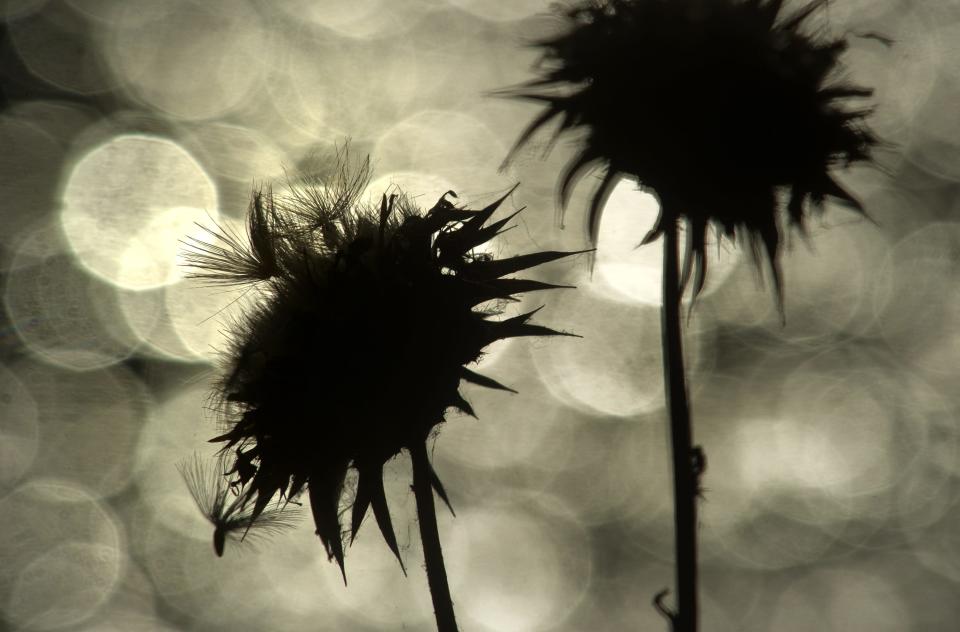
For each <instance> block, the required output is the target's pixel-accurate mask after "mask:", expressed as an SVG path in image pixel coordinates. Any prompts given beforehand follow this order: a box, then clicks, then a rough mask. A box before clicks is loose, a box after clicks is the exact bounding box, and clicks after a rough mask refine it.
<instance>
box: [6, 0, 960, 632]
mask: <svg viewBox="0 0 960 632" xmlns="http://www.w3.org/2000/svg"><path fill="white" fill-rule="evenodd" d="M0 7H2V11H3V13H4V15H3V16H0V17H2V18H3V19H4V24H3V31H2V33H0V75H2V83H0V87H2V90H3V96H2V99H3V109H2V111H0V290H2V304H3V310H2V312H0V630H63V631H117V632H120V631H124V632H146V631H153V630H158V631H159V630H164V631H165V630H214V631H216V630H231V631H236V630H331V631H334V630H336V631H339V630H359V631H366V632H373V631H376V630H400V629H402V630H410V631H417V630H431V629H432V628H433V626H434V623H433V614H432V610H431V606H430V599H429V594H428V592H427V587H426V581H425V576H424V573H423V568H422V554H421V551H420V546H419V541H418V537H417V528H416V524H415V519H416V515H415V509H414V502H413V495H412V492H411V491H410V488H409V484H410V467H409V460H408V458H407V457H406V456H405V455H401V456H400V457H398V458H397V459H395V460H394V461H393V462H391V463H390V464H389V466H388V468H387V471H386V477H385V478H386V486H387V493H388V498H389V502H390V506H391V511H392V512H393V522H394V524H395V525H396V527H397V531H398V537H399V540H400V544H401V553H402V556H403V558H404V561H405V564H406V568H407V569H408V572H409V577H404V575H403V574H402V572H401V569H400V567H399V565H398V564H397V563H396V560H395V559H394V558H393V556H392V555H391V553H390V551H389V549H388V548H387V547H386V546H385V545H384V544H383V542H382V540H381V539H380V537H379V534H378V533H377V531H376V528H375V526H374V525H372V521H370V520H368V521H367V522H365V523H364V525H363V527H362V528H361V530H360V533H359V535H358V538H357V540H356V542H355V543H354V544H353V545H352V546H351V547H350V548H349V550H348V551H347V555H346V572H347V579H348V582H349V585H348V586H347V587H345V586H344V585H343V581H342V579H341V578H340V573H339V570H338V569H337V567H336V565H335V564H333V563H330V562H328V560H327V559H326V556H325V555H324V552H323V548H322V546H321V545H320V543H319V541H318V540H317V538H316V536H314V535H313V527H312V525H311V521H310V519H309V517H308V514H309V511H308V509H307V508H306V507H304V508H303V509H302V513H303V514H304V516H303V519H302V520H301V522H300V525H299V526H298V528H296V529H294V530H291V531H289V532H288V533H284V534H281V535H278V536H276V537H273V538H271V539H269V540H262V541H259V542H257V543H253V542H245V543H243V544H240V545H231V544H228V547H227V550H226V554H225V555H224V557H223V558H220V559H218V558H217V557H216V556H215V555H214V552H213V547H212V541H211V535H212V529H211V527H210V526H209V525H208V524H206V523H205V522H204V520H203V518H202V516H201V515H200V513H199V511H198V510H197V508H196V507H195V505H194V504H193V500H192V499H191V497H190V495H189V493H188V491H187V488H186V486H185V485H184V483H183V481H182V480H181V478H180V475H179V473H178V471H177V468H176V466H177V463H179V462H182V461H183V460H184V459H189V458H191V455H193V454H195V453H199V454H200V455H203V456H208V455H212V454H213V452H212V450H213V446H212V445H211V444H209V443H207V442H206V440H207V439H208V438H210V437H212V436H214V435H215V434H216V430H217V426H216V423H215V421H214V420H213V419H212V415H211V414H210V413H209V411H207V409H206V408H205V404H206V396H207V392H208V389H209V386H210V384H211V380H212V379H214V377H215V376H216V371H217V361H218V351H219V350H221V349H223V345H224V342H225V335H226V334H225V333H224V331H225V328H226V324H227V323H228V322H229V318H230V317H231V315H234V314H236V313H237V310H238V309H239V306H241V305H242V303H243V298H244V297H242V296H239V295H238V294H237V293H235V292H230V291H226V290H223V289H214V288H210V287H204V286H201V285H198V284H196V283H193V282H190V281H187V280H184V278H183V277H184V270H183V268H182V266H181V258H180V257H181V256H180V252H181V249H182V244H181V240H184V239H186V238H188V237H190V236H198V235H200V236H202V235H203V233H202V229H201V228H199V227H198V224H199V225H200V226H212V225H213V222H218V223H220V224H222V225H225V226H237V227H240V226H242V224H240V221H241V218H242V217H243V213H244V211H245V210H246V206H247V203H248V199H249V195H250V191H251V189H252V188H253V187H255V186H260V185H262V184H270V183H272V182H275V183H277V186H282V185H283V182H284V174H285V173H294V172H296V171H297V170H298V169H301V168H308V167H309V165H311V164H313V163H314V162H315V160H316V159H317V157H318V156H319V157H324V156H327V155H329V154H330V153H331V152H332V151H333V150H334V149H335V147H337V146H342V145H343V144H344V143H345V142H346V140H347V139H348V138H349V139H350V140H351V152H352V153H353V154H354V155H355V156H363V155H366V154H369V155H370V156H371V160H372V163H373V166H374V180H373V182H371V184H370V187H369V190H368V195H370V196H372V197H374V198H377V199H379V196H380V195H381V193H383V192H384V191H386V190H388V189H389V190H395V189H396V188H401V189H402V190H404V191H406V192H407V193H409V194H411V195H415V196H419V197H418V198H417V199H418V200H420V201H421V203H422V206H423V207H424V208H429V207H430V206H432V205H433V203H434V202H435V201H436V198H437V197H438V196H439V195H440V194H442V193H443V192H444V191H446V190H448V189H452V190H455V191H456V192H457V193H458V195H459V196H460V199H461V200H463V201H465V202H470V203H474V202H480V203H482V202H485V201H489V200H491V199H493V198H495V197H496V196H498V195H500V194H502V193H503V192H505V191H506V190H507V189H508V188H509V187H511V186H512V185H513V184H515V183H517V182H520V183H521V186H520V187H519V188H518V189H517V191H516V192H515V193H514V194H513V195H512V197H511V198H510V199H509V200H508V202H506V203H505V204H504V206H503V208H502V209H501V211H500V213H502V214H504V215H506V214H507V213H510V212H512V211H514V210H516V209H517V208H520V207H521V206H526V207H527V209H526V210H525V211H524V212H523V213H522V214H521V215H519V216H518V218H517V220H516V224H517V226H516V228H514V229H513V230H511V231H510V232H508V233H506V234H505V235H503V236H502V237H501V238H500V240H499V241H498V242H497V243H496V244H495V245H494V247H495V248H496V249H497V251H498V252H499V253H502V254H512V253H518V252H523V251H529V250H532V249H534V248H537V249H570V250H572V249H580V248H584V247H586V240H585V237H584V231H583V218H584V213H583V209H584V208H585V206H586V201H587V200H588V199H589V196H590V193H591V187H590V185H591V184H592V183H591V180H590V179H586V180H584V182H583V183H582V184H581V186H580V187H579V188H578V189H577V191H576V193H575V195H574V197H573V200H572V202H571V204H570V207H569V210H568V212H567V215H566V218H565V227H564V228H563V229H561V228H560V227H559V226H558V223H557V221H556V219H557V215H556V202H555V195H554V194H555V191H554V183H555V181H556V176H557V174H558V172H559V170H560V168H561V166H562V165H563V164H564V163H565V162H566V159H567V158H568V157H569V155H570V151H571V147H570V146H568V145H566V144H564V143H560V144H558V145H557V146H556V147H554V148H553V151H552V152H551V153H550V154H549V155H548V156H546V157H544V155H543V152H541V151H539V149H545V148H546V144H545V143H543V145H542V146H541V147H540V148H537V147H534V148H533V149H531V150H529V151H527V152H525V153H522V154H521V155H520V156H519V158H518V159H517V160H516V161H515V162H514V163H513V164H512V165H511V166H510V167H509V169H507V170H505V171H500V169H499V168H500V164H501V162H502V160H503V159H504V157H505V156H506V153H507V151H508V149H509V148H510V146H511V144H512V142H513V140H514V139H515V138H516V136H517V135H518V133H519V132H520V130H521V129H522V128H523V126H524V125H525V124H526V122H527V121H528V120H529V119H530V118H531V117H532V116H533V115H534V114H535V112H536V111H537V110H536V106H535V105H533V104H528V103H523V102H517V101H510V100H506V99H502V98H496V97H494V96H492V95H491V93H492V92H493V91H495V90H497V89H499V88H503V87H506V86H510V85H514V84H517V83H520V82H522V81H524V80H526V79H528V78H529V77H530V76H532V74H531V67H532V65H533V64H534V63H535V62H536V60H537V56H536V53H535V51H534V50H531V49H529V48H527V47H525V46H524V43H525V42H528V41H530V40H531V39H533V38H536V37H537V36H539V35H543V34H545V33H548V32H550V31H551V29H553V28H555V27H556V25H555V22H554V21H553V20H552V19H551V18H550V17H549V15H548V14H546V13H544V12H545V11H546V10H547V8H548V7H547V2H545V1H544V0H512V1H509V2H508V1H506V0H503V1H494V0H403V1H400V0H351V1H346V2H344V1H340V0H337V1H333V0H280V1H277V2H273V1H269V0H202V1H201V0H124V1H122V2H120V1H111V0H50V1H44V0H5V1H3V2H0ZM817 28H821V29H825V30H826V31H828V32H831V33H834V34H843V33H847V34H850V36H851V48H850V50H849V51H848V53H847V55H846V56H845V58H844V59H845V62H846V73H847V75H846V76H848V77H850V78H852V79H853V80H854V81H856V82H859V83H863V84H866V85H869V86H873V87H874V88H875V89H876V98H875V105H876V112H875V116H874V117H873V119H872V120H873V123H874V125H875V128H876V130H877V131H878V133H879V134H880V135H881V136H882V137H883V138H884V139H885V140H886V141H887V144H886V145H885V146H884V147H883V148H881V150H880V151H879V152H878V163H879V164H878V167H877V168H875V169H865V168H857V169H855V170H851V171H849V172H847V173H845V174H844V175H843V176H842V177H841V179H842V181H843V182H844V183H845V184H846V185H847V186H848V187H849V188H850V189H851V190H852V191H854V192H855V193H856V194H857V195H858V197H859V198H860V199H861V200H863V201H864V203H865V206H866V208H867V210H868V212H869V214H870V216H871V218H872V220H873V221H869V220H865V219H864V218H862V217H859V216H857V215H855V214H853V213H851V212H849V211H846V210H843V209H840V208H832V207H829V206H828V209H827V212H826V213H825V215H824V216H823V218H822V219H818V220H815V221H813V222H812V223H811V225H810V226H809V231H808V235H807V238H803V237H802V236H800V235H793V236H792V237H791V239H790V240H789V241H790V248H789V250H788V252H787V253H786V254H785V256H784V258H783V266H784V269H785V292H786V318H787V320H786V324H785V325H781V322H780V317H779V315H778V313H777V311H776V305H775V301H774V298H773V296H772V292H771V290H770V283H769V280H767V282H766V283H765V284H761V283H760V280H759V279H758V273H757V271H756V268H755V266H754V264H753V260H752V257H751V256H750V254H749V252H746V253H745V252H743V251H742V250H740V249H738V248H737V247H736V245H735V244H731V243H729V242H722V243H718V244H715V246H713V247H712V248H711V255H712V256H713V257H714V258H713V260H712V266H713V268H712V274H711V277H710V281H709V283H708V286H707V289H706V292H705V295H704V296H703V297H702V298H701V299H700V300H699V301H698V302H697V304H696V306H695V308H694V310H693V312H692V314H691V316H690V318H689V320H688V321H687V322H686V336H687V337H686V344H687V354H688V358H689V360H688V361H689V366H690V382H691V389H692V397H693V414H694V423H695V441H696V443H699V444H701V445H703V446H704V449H705V451H706V454H707V460H708V468H707V473H706V477H705V480H704V486H705V490H704V502H703V504H702V516H701V527H700V537H701V544H702V548H701V557H702V591H703V616H702V618H703V629H704V630H705V631H707V632H726V631H731V632H732V631H734V630H736V631H757V632H766V631H770V630H776V631H777V632H804V631H807V630H824V631H838V632H839V631H843V632H884V631H891V632H893V631H897V632H899V631H905V630H918V631H919V630H923V631H948V630H955V629H956V625H957V624H956V621H957V620H958V618H960V599H958V595H960V504H958V501H960V418H958V411H960V389H958V388H957V378H958V376H960V274H958V273H960V198H958V195H957V193H958V182H960V124H958V122H960V110H958V104H960V65H958V64H957V61H956V60H957V53H958V51H960V3H958V2H957V1H956V0H926V1H925V2H915V1H911V0H834V1H833V2H830V3H829V6H828V7H827V8H826V10H824V11H823V12H822V13H821V14H820V18H819V22H817ZM872 32H879V33H882V34H883V35H884V36H885V37H887V38H890V39H892V40H894V44H893V46H892V47H888V46H886V45H885V44H884V43H883V42H882V41H880V40H878V39H877V38H873V37H861V36H860V35H864V34H870V33H872ZM630 88H633V89H639V90H641V91H642V89H643V77H642V76H638V77H636V82H635V85H633V86H624V90H625V98H627V96H626V95H627V92H626V91H627V90H628V89H630ZM656 96H657V95H656V94H647V95H646V96H645V97H643V98H656ZM708 98H709V95H705V100H707V99H708ZM638 150H640V151H642V148H638ZM656 208H657V207H656V200H655V199H654V198H652V197H651V196H649V195H647V194H646V193H644V192H641V191H637V190H636V188H635V187H634V186H633V185H631V184H630V183H628V182H623V183H621V185H620V186H619V188H618V189H617V190H616V192H615V193H614V195H613V196H612V197H611V200H610V202H609V204H608V206H607V208H606V210H605V214H604V220H603V225H602V227H601V231H600V243H599V252H598V254H597V256H596V260H595V265H594V267H593V269H592V271H591V268H590V264H589V261H588V260H587V259H586V258H585V257H580V258H576V259H573V260H569V261H564V262H558V263H554V264H551V265H550V266H544V267H542V268H541V269H540V270H539V272H537V273H534V274H531V275H529V276H537V278H541V279H544V280H550V281H553V282H562V283H566V284H570V285H576V286H578V289H576V290H563V291H558V292H554V293H551V294H552V296H536V295H535V296H533V297H530V298H528V299H525V301H524V303H523V304H522V305H520V306H518V308H534V307H537V306H538V305H539V304H540V303H539V302H538V301H541V300H542V301H544V302H545V303H546V307H545V308H544V309H543V311H542V312H540V313H539V314H538V319H539V322H541V323H543V324H547V325H550V326H552V327H555V328H558V329H561V330H564V331H569V332H574V333H577V334H579V335H580V336H582V338H562V339H551V340H537V339H534V340H523V339H518V340H513V341H507V342H502V343H498V344H497V345H495V346H494V347H492V348H491V349H490V352H489V353H488V354H487V356H486V357H485V358H484V359H483V360H482V361H481V363H480V366H479V369H478V370H480V371H481V372H483V373H485V374H487V375H490V376H491V377H494V378H496V379H497V380H499V381H501V382H503V383H505V384H507V385H510V386H511V387H513V388H515V389H516V390H518V391H519V393H518V394H516V395H512V394H506V393H503V392H485V391H484V390H482V389H477V388H470V387H469V386H464V387H463V392H464V394H465V396H466V398H467V399H468V400H469V401H470V402H471V403H472V405H473V407H474V408H475V409H476V411H477V414H478V417H479V420H476V419H472V418H468V417H457V416H451V418H450V419H449V421H448V423H446V424H443V425H442V426H441V431H440V434H439V437H438V438H437V440H436V443H435V445H434V446H433V459H434V462H435V464H436V468H437V470H438V472H439V474H440V476H441V478H442V479H443V480H444V481H445V483H446V487H447V491H448V492H449V494H450V496H451V501H452V504H453V507H454V509H455V510H456V511H457V515H456V517H455V518H454V517H452V516H450V515H449V514H447V513H443V512H441V514H440V530H441V536H442V540H443V545H444V550H445V554H446V558H447V567H448V570H449V574H450V580H451V586H452V592H453V598H454V601H455V605H456V609H457V613H458V617H459V619H460V622H461V627H462V629H463V630H465V631H468V632H469V631H491V632H493V631H497V632H521V631H534V630H537V631H540V630H542V631H557V632H559V631H580V630H593V631H596V632H600V631H606V630H610V631H615V630H616V631H619V630H626V629H631V630H666V629H667V624H666V622H665V621H664V620H663V619H662V618H661V617H660V616H659V615H658V614H657V613H656V612H655V610H654V609H653V607H652V606H651V600H652V598H653V596H654V594H656V593H657V592H659V591H660V590H661V589H664V588H667V587H669V586H671V585H672V583H673V571H672V508H671V500H670V499H671V492H672V490H671V486H672V484H671V479H670V472H669V459H668V452H667V432H666V427H665V415H664V410H663V403H662V397H663V388H662V384H661V379H662V378H661V364H660V362H661V359H660V347H659V344H660V342H659V324H660V323H659V311H658V310H659V308H658V301H659V297H658V294H659V264H660V259H659V253H658V247H659V246H658V245H657V244H656V243H655V244H652V245H650V246H646V247H643V248H640V249H637V248H635V246H636V244H637V243H638V242H639V241H640V239H641V238H642V237H643V235H644V234H645V233H646V231H647V229H648V228H649V227H650V225H651V223H652V222H653V220H654V218H655V217H656ZM318 361H322V362H331V363H336V362H337V361H338V359H337V358H336V357H329V358H319V359H318ZM375 396H376V394H375V393H371V397H375ZM322 414H323V401H322V400H320V399H318V401H317V418H318V423H322ZM348 493H349V490H348ZM304 503H306V499H304Z"/></svg>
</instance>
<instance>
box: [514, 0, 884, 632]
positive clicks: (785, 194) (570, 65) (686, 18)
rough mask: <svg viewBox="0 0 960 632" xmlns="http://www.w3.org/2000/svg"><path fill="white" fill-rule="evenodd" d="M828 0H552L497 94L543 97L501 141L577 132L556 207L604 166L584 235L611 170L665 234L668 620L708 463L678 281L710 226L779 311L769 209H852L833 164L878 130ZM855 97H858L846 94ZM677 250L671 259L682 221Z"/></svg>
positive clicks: (683, 606) (684, 571)
mask: <svg viewBox="0 0 960 632" xmlns="http://www.w3.org/2000/svg"><path fill="white" fill-rule="evenodd" d="M825 4H826V0H812V1H810V2H808V3H807V4H805V5H804V6H802V7H800V8H797V9H796V10H794V11H792V12H784V10H783V5H784V2H783V0H585V1H581V2H578V3H576V4H574V5H572V6H570V7H569V8H567V9H566V10H565V11H563V13H562V14H561V19H562V21H563V24H564V26H565V29H564V30H563V32H562V33H561V34H559V35H556V36H553V37H549V38H546V39H543V40H541V41H538V42H535V43H534V45H535V46H537V47H539V48H541V49H542V51H543V60H542V64H541V65H540V66H539V68H540V69H541V71H542V72H541V76H540V77H538V78H537V79H535V80H533V81H530V82H529V83H527V84H524V85H521V86H519V87H516V88H512V89H508V90H505V91H503V92H502V93H501V94H503V95H506V96H511V97H519V98H523V99H529V100H533V101H536V102H538V103H542V104H544V105H545V108H544V110H543V111H542V112H541V113H540V114H539V115H538V116H537V117H536V118H534V119H533V121H532V122H531V123H530V124H529V125H528V126H527V127H526V129H525V130H523V132H522V133H521V135H520V137H519V138H518V140H517V142H516V145H515V146H514V148H513V150H512V151H511V154H510V155H509V156H508V157H507V160H510V159H511V158H512V157H513V155H514V154H515V152H516V151H517V150H518V149H519V148H520V147H522V146H524V145H526V144H527V143H529V141H530V140H531V139H532V138H533V136H534V135H535V134H536V133H537V132H538V131H540V130H541V129H543V128H544V127H546V126H548V124H550V123H555V124H556V125H555V127H554V134H553V138H552V139H551V144H552V140H555V139H556V137H557V136H560V135H562V134H565V133H567V132H570V131H579V132H581V136H580V138H582V143H581V145H580V148H579V151H578V153H577V154H576V155H575V157H574V158H573V159H572V160H571V161H570V162H569V163H568V164H567V165H566V167H565V168H564V170H563V172H562V174H561V175H560V178H559V184H558V195H559V198H560V200H561V212H562V209H563V208H564V207H565V206H566V204H567V201H568V199H569V197H570V193H571V191H572V189H573V187H574V185H575V184H576V183H577V181H578V180H579V179H580V178H582V177H583V176H584V175H585V174H586V173H588V172H589V171H590V170H591V169H593V168H596V167H601V168H602V169H603V175H602V178H601V180H600V184H599V186H598V187H597V189H596V191H595V193H594V194H593V197H592V199H591V202H590V208H589V212H588V213H587V229H588V233H589V236H590V238H591V240H592V241H593V242H594V243H595V242H596V239H597V234H598V226H599V222H600V217H601V213H602V210H603V207H604V204H605V202H606V199H607V197H608V195H609V194H610V192H611V191H612V189H613V187H614V186H615V185H616V184H617V182H618V181H619V179H620V178H622V177H628V178H632V179H634V180H635V181H636V182H637V184H638V185H640V186H643V187H647V188H649V189H652V190H653V191H654V192H655V193H656V194H657V196H658V197H659V201H660V216H659V218H658V220H657V222H656V224H655V225H654V226H653V228H652V230H650V232H649V233H648V234H647V235H646V237H645V238H644V239H643V242H642V243H648V242H650V241H652V240H654V239H656V238H658V237H660V236H663V237H664V249H663V251H664V263H663V312H662V327H663V346H664V353H663V357H664V380H665V383H666V396H667V405H668V410H669V413H670V424H671V442H672V449H673V469H674V492H675V529H676V560H677V582H676V583H677V608H676V610H675V611H671V610H669V609H668V608H667V607H666V606H664V605H663V603H662V599H663V597H664V595H665V592H666V591H664V592H663V593H661V594H659V595H658V596H657V597H656V598H655V605H656V606H657V608H658V609H660V611H661V612H662V613H664V614H665V615H667V616H668V618H669V619H670V621H671V623H672V625H673V628H674V630H682V631H684V632H688V631H692V630H696V628H697V609H698V608H697V590H696V584H697V581H696V572H697V568H696V556H697V554H696V524H697V520H696V495H697V489H698V485H699V478H700V476H701V474H702V472H703V469H704V464H705V463H706V461H705V459H704V456H703V452H702V450H701V449H700V448H699V447H695V446H693V444H692V429H691V424H690V417H689V407H688V403H687V392H686V380H685V375H684V368H683V357H682V345H681V333H680V322H679V304H680V297H681V295H682V293H683V290H684V288H685V287H687V286H688V284H689V283H690V281H691V278H692V296H693V297H694V298H696V296H697V295H698V294H699V293H700V291H701V290H702V289H703V286H704V283H705V280H706V273H707V257H706V252H705V242H706V232H707V226H708V225H711V224H712V225H713V226H714V227H715V228H716V229H717V231H718V233H719V234H720V235H721V236H726V237H728V238H738V239H739V240H740V241H743V242H746V243H747V244H748V246H749V247H750V249H751V250H752V251H753V254H754V256H755V260H756V262H757V264H758V266H762V264H763V262H764V260H765V261H766V262H767V263H768V265H769V269H770V273H771V277H772V280H773V286H774V289H775V292H776V297H777V301H778V305H779V306H780V311H781V315H782V314H783V300H782V287H781V274H780V268H779V252H780V245H781V227H780V222H779V217H778V216H779V215H780V209H781V207H785V212H786V217H787V220H788V222H789V224H790V225H791V226H794V227H796V228H798V229H800V230H803V225H804V220H805V218H806V216H807V215H808V214H809V213H810V212H811V211H822V207H823V204H824V202H825V200H826V199H828V198H831V199H833V200H835V201H837V202H840V203H842V204H845V205H846V206H848V207H850V208H852V209H854V210H855V211H858V212H860V213H861V214H863V209H862V207H861V206H860V204H859V203H858V202H857V200H856V199H855V198H854V197H853V196H852V195H850V194H849V193H848V192H847V191H845V190H844V189H843V187H841V186H840V185H839V184H838V183H837V182H836V180H834V178H833V177H832V175H831V171H832V170H833V169H834V168H835V167H845V166H847V165H849V164H851V163H855V162H860V161H867V160H869V156H870V150H871V148H872V147H873V146H874V145H875V144H876V143H877V142H878V141H877V139H876V138H875V136H874V135H873V133H872V132H871V131H870V130H869V128H868V127H867V125H866V123H865V119H866V117H867V115H868V114H869V113H870V110H869V108H867V107H863V106H858V105H856V104H855V102H856V101H857V100H860V99H863V98H866V97H869V96H871V94H872V91H871V90H869V89H867V88H863V87H860V86H856V85H852V84H850V83H846V82H844V81H842V80H841V79H840V78H839V77H838V76H837V75H838V71H839V68H840V67H839V58H840V55H841V54H842V53H843V51H844V50H845V49H846V47H847V42H846V40H845V38H832V37H828V36H814V35H811V34H808V33H807V32H805V26H806V24H807V22H808V19H809V18H810V16H811V15H812V14H814V13H815V12H816V11H817V10H818V9H820V8H821V7H823V6H824V5H825ZM851 102H854V104H853V105H851ZM549 147H550V146H549V145H548V151H549ZM681 222H683V223H684V224H685V229H686V236H687V248H686V256H685V259H684V261H683V267H682V271H681V270H680V265H679V262H678V255H677V250H678V245H677V241H678V232H679V227H678V224H680V223H681Z"/></svg>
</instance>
